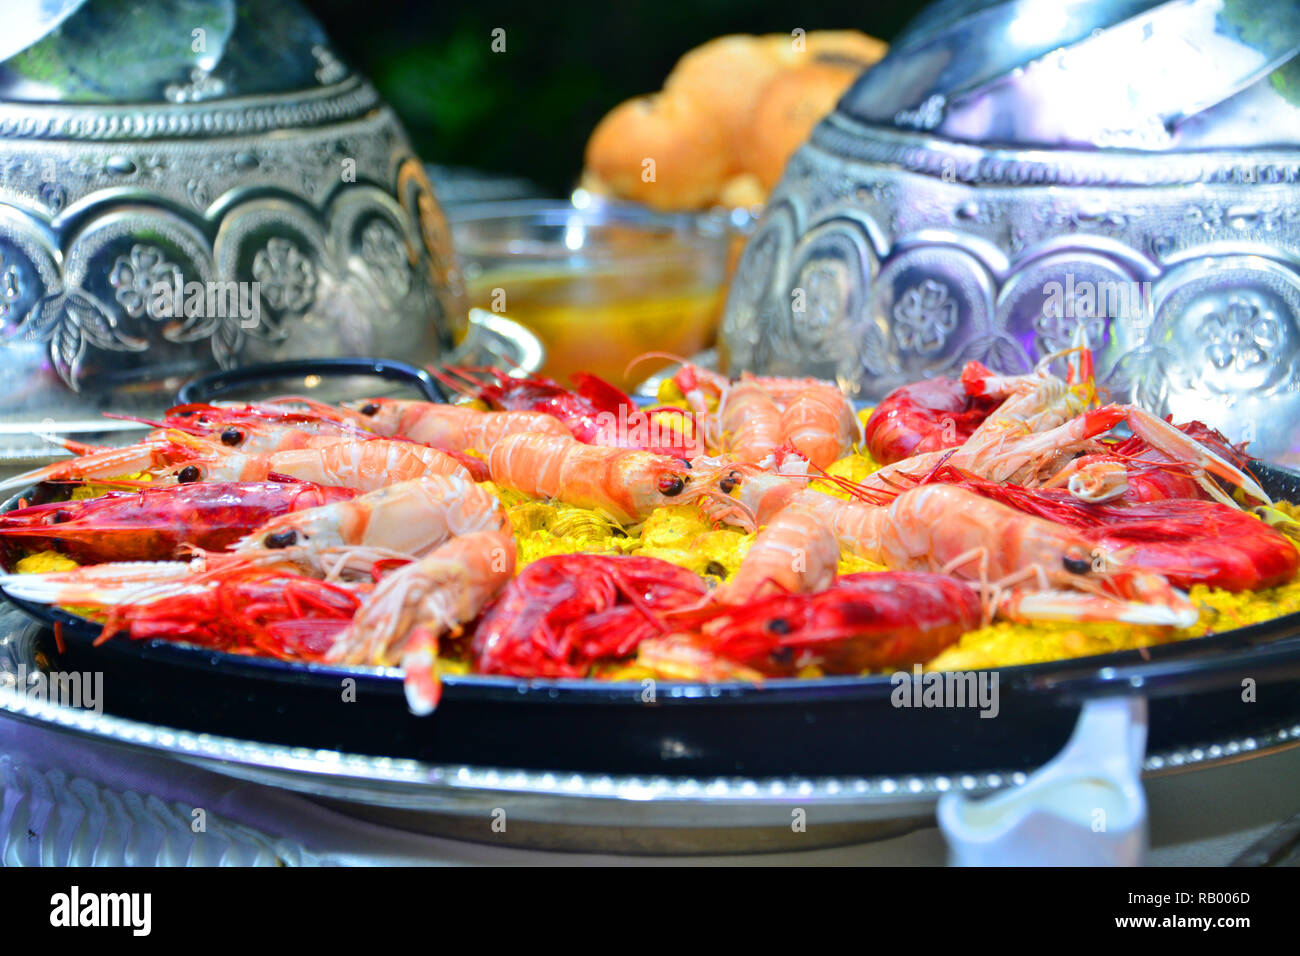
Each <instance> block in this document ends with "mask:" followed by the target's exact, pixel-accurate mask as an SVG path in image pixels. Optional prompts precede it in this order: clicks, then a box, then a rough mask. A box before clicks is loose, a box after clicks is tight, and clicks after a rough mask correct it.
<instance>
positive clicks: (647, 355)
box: [623, 352, 690, 378]
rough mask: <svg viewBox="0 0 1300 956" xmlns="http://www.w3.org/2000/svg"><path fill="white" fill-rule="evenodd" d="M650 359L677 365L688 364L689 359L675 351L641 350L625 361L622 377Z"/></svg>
mask: <svg viewBox="0 0 1300 956" xmlns="http://www.w3.org/2000/svg"><path fill="white" fill-rule="evenodd" d="M650 359H663V360H664V361H667V362H676V363H677V364H678V365H689V364H690V360H689V359H687V358H684V357H682V356H680V355H678V354H677V353H675V352H642V353H641V354H640V355H638V356H636V357H635V358H633V359H632V361H630V362H628V363H627V365H626V367H624V369H623V377H624V378H627V376H628V373H629V372H631V371H632V369H634V368H636V366H638V365H640V364H641V363H642V362H646V361H649V360H650Z"/></svg>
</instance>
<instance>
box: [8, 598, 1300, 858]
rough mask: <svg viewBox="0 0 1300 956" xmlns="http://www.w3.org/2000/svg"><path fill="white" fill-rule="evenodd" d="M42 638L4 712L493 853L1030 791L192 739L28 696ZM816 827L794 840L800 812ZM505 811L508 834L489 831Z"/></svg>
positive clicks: (1219, 757)
mask: <svg viewBox="0 0 1300 956" xmlns="http://www.w3.org/2000/svg"><path fill="white" fill-rule="evenodd" d="M40 631H41V628H40V627H39V626H38V625H36V624H35V623H33V622H32V621H31V620H30V619H28V618H27V617H26V616H25V615H23V614H22V613H20V612H18V611H17V610H15V609H13V608H4V609H0V714H2V715H4V716H7V717H10V718H13V719H16V720H20V721H23V722H25V723H29V724H33V725H38V726H41V727H45V728H47V729H49V730H52V731H56V732H58V733H62V734H68V735H71V736H74V737H79V738H83V739H89V740H93V741H96V742H98V743H101V744H103V745H105V746H108V747H111V748H114V749H117V750H121V751H124V752H128V753H129V752H137V753H147V754H151V755H154V756H163V757H169V758H171V759H175V760H179V761H181V762H183V763H187V764H191V765H194V766H197V767H201V768H203V769H206V770H210V771H213V772H215V773H220V774H224V775H226V776H229V777H232V778H236V779H239V780H246V781H249V782H253V783H258V784H263V785H267V786H273V787H280V788H283V789H285V790H289V791H293V792H295V793H300V794H303V795H305V796H308V797H311V798H314V799H317V800H319V801H322V802H325V803H328V804H330V805H332V806H335V807H336V808H338V809H340V810H341V811H343V812H346V813H349V814H351V815H354V816H357V817H361V818H365V819H370V820H373V821H375V822H381V823H385V824H388V825H391V826H397V827H400V828H403V829H409V830H414V831H419V832H424V833H430V834H435V835H439V836H446V837H452V838H457V839H469V840H488V839H491V840H492V841H493V843H494V844H496V845H502V844H505V845H510V846H516V847H527V848H535V849H549V850H585V851H603V852H621V853H654V854H680V853H729V852H746V853H749V852H756V851H776V850H789V849H801V850H806V849H813V848H817V847H823V846H835V845H846V844H851V843H860V842H866V841H869V840H876V839H885V838H890V837H894V836H899V835H901V834H903V833H906V832H908V831H910V830H912V829H916V828H917V827H920V826H926V825H930V824H931V823H932V820H933V814H934V806H935V803H936V802H937V801H938V799H939V798H940V797H941V796H943V795H944V794H945V793H953V792H956V793H963V794H969V795H981V794H987V793H991V792H993V791H995V790H1000V789H1003V788H1007V787H1016V786H1020V785H1021V784H1023V783H1024V782H1025V780H1026V774H1025V773H1024V772H1023V771H1007V770H1002V769H998V768H990V769H988V770H986V771H981V772H962V773H924V774H912V775H905V776H891V775H871V776H833V777H832V776H822V777H797V776H795V777H765V778H748V777H735V776H727V777H723V776H719V777H707V778H701V777H687V776H670V775H619V774H593V773H573V772H568V771H564V770H562V769H559V768H557V769H556V770H553V771H544V770H524V769H516V768H505V767H480V766H471V765H467V764H434V763H427V762H423V761H419V760H409V759H398V758H391V757H384V756H369V755H363V754H354V753H342V752H339V751H336V750H321V749H311V748H305V747H290V746H283V745H279V744H272V743H266V742H262V741H257V740H247V739H239V738H235V737H225V736H220V735H215V734H206V733H194V732H191V731H186V730H178V729H175V728H171V727H165V726H161V725H158V724H153V723H148V722H143V721H136V720H127V719H124V718H121V717H117V716H113V715H111V714H95V713H93V712H92V711H87V710H79V709H76V708H72V707H67V706H61V705H59V704H55V703H51V702H49V701H45V700H40V699H36V698H34V697H31V696H28V695H24V694H22V693H20V692H19V691H18V690H16V688H15V675H16V674H17V673H20V672H23V673H29V674H30V673H32V672H33V670H34V669H35V668H37V667H39V658H38V654H37V638H38V637H39V635H40ZM20 668H21V669H22V670H21V671H20ZM1297 744H1300V722H1287V723H1286V724H1284V725H1283V726H1272V727H1261V728H1260V730H1259V732H1258V733H1254V734H1251V735H1249V736H1237V737H1231V738H1226V739H1222V740H1209V741H1203V742H1199V743H1197V744H1195V745H1189V746H1186V747H1179V748H1176V749H1171V750H1165V751H1160V752H1154V753H1150V754H1148V755H1147V757H1146V760H1145V762H1144V764H1143V771H1144V776H1146V777H1148V778H1155V777H1163V776H1167V775H1171V774H1178V773H1184V772H1187V771H1192V770H1201V769H1209V768H1214V767H1220V766H1224V765H1227V764H1231V763H1234V762H1237V761H1241V760H1246V759H1252V758H1255V757H1260V756H1265V755H1269V754H1275V753H1280V752H1282V751H1285V750H1288V749H1290V748H1293V747H1295V746H1297ZM796 807H798V808H802V809H803V810H805V811H806V813H807V819H808V820H809V821H810V825H809V827H808V829H807V831H806V832H800V833H795V832H794V831H793V830H792V828H791V826H790V821H791V810H792V809H793V808H796ZM502 809H503V810H505V811H506V813H507V815H508V819H509V821H510V825H509V827H508V828H507V831H506V832H505V833H504V834H501V833H493V832H492V831H491V830H490V828H489V827H488V825H487V824H488V822H490V820H491V818H492V814H493V813H494V811H498V810H502Z"/></svg>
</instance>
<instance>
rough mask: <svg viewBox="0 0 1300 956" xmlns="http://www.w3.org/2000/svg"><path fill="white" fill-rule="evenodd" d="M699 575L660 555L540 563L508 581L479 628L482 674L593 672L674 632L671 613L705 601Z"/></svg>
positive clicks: (476, 645) (476, 646) (475, 649)
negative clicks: (667, 618)
mask: <svg viewBox="0 0 1300 956" xmlns="http://www.w3.org/2000/svg"><path fill="white" fill-rule="evenodd" d="M707 593H708V588H707V586H706V585H705V583H704V581H703V579H701V578H700V577H699V576H698V575H696V574H693V573H692V572H690V571H688V570H686V569H685V568H680V567H678V566H677V565H675V564H669V563H668V562H667V561H661V560H659V559H657V558H646V557H639V556H630V557H609V556H604V555H596V554H562V555H553V556H551V557H546V558H542V559H540V560H538V561H534V562H533V563H532V564H530V565H528V567H526V568H524V569H523V570H522V571H520V572H519V575H518V577H516V578H515V579H514V580H513V581H511V582H510V584H509V585H507V586H506V588H505V590H504V592H503V593H502V595H501V597H500V598H499V599H498V600H497V602H496V603H495V604H493V605H492V607H491V608H489V609H488V611H487V613H485V614H484V615H483V618H482V620H481V621H480V622H479V624H478V627H477V628H476V629H475V632H474V640H473V643H472V645H471V653H472V655H473V658H474V662H475V665H476V667H475V669H476V670H477V671H478V672H479V673H482V674H509V675H512V676H515V677H585V676H587V675H588V674H589V673H590V671H591V669H592V667H593V666H595V665H596V664H598V663H601V662H610V661H617V660H624V659H627V658H630V657H632V656H633V655H634V654H635V653H636V649H637V645H638V644H640V643H641V641H643V640H645V639H646V638H648V637H652V636H654V635H658V634H662V633H664V632H665V631H666V630H668V626H667V625H666V624H665V623H664V620H663V618H664V615H665V614H666V613H667V612H669V611H672V610H676V609H681V608H684V607H689V606H694V605H698V604H699V603H700V602H701V601H702V600H703V598H704V597H705V595H706V594H707Z"/></svg>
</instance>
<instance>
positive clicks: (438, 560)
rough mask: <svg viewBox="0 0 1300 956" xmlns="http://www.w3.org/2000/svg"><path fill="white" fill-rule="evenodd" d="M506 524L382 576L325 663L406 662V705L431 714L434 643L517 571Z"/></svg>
mask: <svg viewBox="0 0 1300 956" xmlns="http://www.w3.org/2000/svg"><path fill="white" fill-rule="evenodd" d="M514 569H515V539H514V537H513V535H511V533H510V529H509V526H508V524H507V525H506V526H504V527H499V528H496V529H492V530H483V531H475V532H471V533H468V534H464V535H462V536H460V537H457V538H453V539H452V540H450V541H448V542H447V543H446V544H443V545H442V546H441V547H439V548H437V549H435V550H434V551H432V552H431V553H429V554H428V555H426V556H425V557H424V558H422V559H420V560H419V561H415V562H413V563H411V564H408V565H406V566H405V567H403V568H399V569H398V570H396V571H392V572H390V573H389V574H387V575H385V576H384V577H383V578H382V579H381V580H380V582H379V584H378V586H377V587H376V588H375V590H374V592H373V593H372V594H370V595H369V596H368V597H367V598H366V600H365V602H364V603H363V604H362V606H361V608H360V610H358V611H357V612H356V614H355V615H354V616H353V618H352V622H351V623H350V624H349V625H348V628H347V630H345V631H344V632H343V633H342V634H341V635H340V636H339V638H338V640H337V641H336V642H335V644H334V646H333V647H332V648H331V649H330V651H329V654H328V660H330V661H335V662H341V663H351V664H391V663H399V662H400V663H401V664H402V667H403V670H404V671H405V683H404V686H405V689H406V699H407V705H408V706H409V707H410V709H411V710H412V712H414V713H416V714H428V713H430V712H432V711H433V709H434V708H435V707H436V706H437V704H438V699H439V697H440V695H441V682H440V680H439V678H438V671H437V642H438V639H439V638H440V637H441V636H442V635H444V634H449V633H450V634H458V633H459V632H460V629H461V628H462V627H463V626H464V625H465V624H468V623H469V622H470V621H472V620H473V619H474V618H475V617H477V616H478V614H479V612H480V611H481V610H482V609H483V607H484V606H485V605H486V604H487V603H488V601H490V600H491V599H492V598H493V597H495V596H496V594H497V592H498V591H499V590H501V588H502V587H504V586H505V584H506V582H508V581H509V580H510V578H511V575H513V574H514Z"/></svg>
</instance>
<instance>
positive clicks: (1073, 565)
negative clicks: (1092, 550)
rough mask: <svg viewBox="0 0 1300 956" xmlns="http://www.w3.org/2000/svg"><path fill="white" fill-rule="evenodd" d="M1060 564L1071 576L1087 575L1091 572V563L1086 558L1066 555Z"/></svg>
mask: <svg viewBox="0 0 1300 956" xmlns="http://www.w3.org/2000/svg"><path fill="white" fill-rule="evenodd" d="M1061 564H1062V565H1064V566H1065V570H1067V571H1069V572H1070V573H1071V574H1087V573H1088V572H1089V571H1091V570H1092V562H1091V561H1089V560H1088V559H1087V558H1074V557H1071V556H1070V555H1068V554H1067V555H1066V556H1065V557H1064V558H1062V559H1061Z"/></svg>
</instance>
